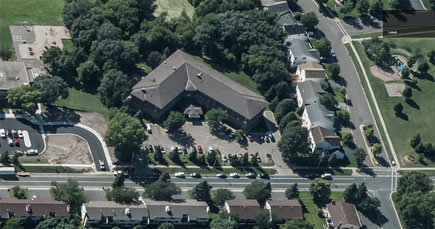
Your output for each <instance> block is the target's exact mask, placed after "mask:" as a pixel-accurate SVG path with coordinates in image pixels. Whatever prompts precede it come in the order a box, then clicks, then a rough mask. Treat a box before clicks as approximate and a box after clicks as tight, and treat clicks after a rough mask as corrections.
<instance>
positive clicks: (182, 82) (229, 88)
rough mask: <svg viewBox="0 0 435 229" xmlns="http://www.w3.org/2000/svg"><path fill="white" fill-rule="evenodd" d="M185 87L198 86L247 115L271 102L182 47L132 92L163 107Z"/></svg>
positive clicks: (197, 87)
mask: <svg viewBox="0 0 435 229" xmlns="http://www.w3.org/2000/svg"><path fill="white" fill-rule="evenodd" d="M185 90H187V91H195V90H198V91H200V92H202V93H203V94H205V95H207V96H209V97H211V98H212V99H214V100H216V101H218V102H220V103H221V104H222V105H224V106H226V107H227V108H229V109H231V110H233V111H235V112H237V113H239V114H240V115H242V116H244V117H245V118H247V119H252V118H254V117H255V116H256V115H257V114H258V113H259V112H261V111H262V110H263V109H264V108H265V107H266V105H267V101H266V100H265V99H264V98H263V97H262V96H260V95H258V94H256V93H255V92H253V91H251V90H249V89H247V88H245V87H243V86H242V85H240V84H238V83H236V82H235V81H233V80H231V79H229V78H228V77H226V76H225V75H223V74H222V73H220V72H218V71H216V70H214V69H213V68H211V67H210V66H208V65H206V64H204V63H202V62H201V61H199V60H197V59H195V58H194V57H193V56H191V55H189V54H187V53H185V52H183V51H181V50H177V51H176V52H175V53H174V54H172V55H171V56H170V57H169V58H168V59H166V60H165V61H164V62H163V63H162V64H160V65H159V66H158V67H157V68H156V69H154V70H153V71H152V72H151V73H150V74H148V75H147V76H146V77H144V78H143V79H142V80H141V81H140V82H139V83H137V84H136V85H135V86H134V87H133V91H132V92H131V94H132V95H133V96H135V97H137V98H139V99H140V100H142V101H148V102H149V103H151V104H153V105H155V106H156V107H158V108H160V109H163V108H164V107H165V106H166V105H168V104H169V103H170V102H171V101H172V100H174V99H175V98H176V97H177V96H178V95H180V94H181V93H183V91H185ZM144 91H145V93H144Z"/></svg>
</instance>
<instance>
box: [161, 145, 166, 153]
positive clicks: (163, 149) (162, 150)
mask: <svg viewBox="0 0 435 229" xmlns="http://www.w3.org/2000/svg"><path fill="white" fill-rule="evenodd" d="M160 151H161V152H162V153H163V154H165V153H166V151H165V148H164V147H163V146H160Z"/></svg>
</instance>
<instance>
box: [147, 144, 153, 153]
mask: <svg viewBox="0 0 435 229" xmlns="http://www.w3.org/2000/svg"><path fill="white" fill-rule="evenodd" d="M148 153H154V150H153V147H152V146H151V145H148Z"/></svg>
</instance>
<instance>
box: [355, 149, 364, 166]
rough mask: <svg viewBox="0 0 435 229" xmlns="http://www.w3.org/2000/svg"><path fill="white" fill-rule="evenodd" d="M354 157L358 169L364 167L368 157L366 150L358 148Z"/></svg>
mask: <svg viewBox="0 0 435 229" xmlns="http://www.w3.org/2000/svg"><path fill="white" fill-rule="evenodd" d="M353 156H354V157H355V160H356V164H357V166H358V167H362V166H363V165H364V164H363V163H364V161H365V159H366V157H367V152H366V151H365V150H364V149H361V148H357V149H356V150H355V152H354V153H353Z"/></svg>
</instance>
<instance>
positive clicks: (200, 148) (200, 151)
mask: <svg viewBox="0 0 435 229" xmlns="http://www.w3.org/2000/svg"><path fill="white" fill-rule="evenodd" d="M197 148H198V153H201V154H202V153H204V152H203V151H202V147H201V146H197Z"/></svg>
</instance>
